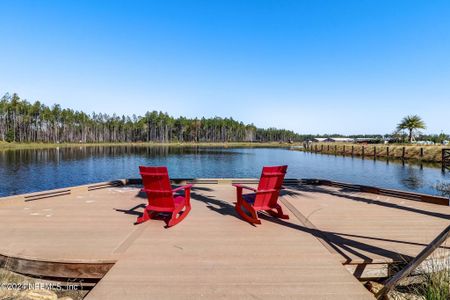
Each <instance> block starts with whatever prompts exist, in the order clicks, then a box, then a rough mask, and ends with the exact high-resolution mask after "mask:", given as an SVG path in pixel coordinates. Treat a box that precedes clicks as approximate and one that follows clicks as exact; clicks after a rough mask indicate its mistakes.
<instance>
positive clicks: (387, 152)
mask: <svg viewBox="0 0 450 300" xmlns="http://www.w3.org/2000/svg"><path fill="white" fill-rule="evenodd" d="M386 157H387V158H389V146H387V147H386Z"/></svg>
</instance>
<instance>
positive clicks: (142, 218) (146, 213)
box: [134, 208, 153, 225]
mask: <svg viewBox="0 0 450 300" xmlns="http://www.w3.org/2000/svg"><path fill="white" fill-rule="evenodd" d="M152 214H153V212H152V211H149V210H148V209H147V208H145V209H144V213H143V214H142V216H140V217H138V218H137V220H136V223H134V224H136V225H137V224H141V223H144V222H145V221H148V220H150V219H151V218H152Z"/></svg>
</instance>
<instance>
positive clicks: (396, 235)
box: [284, 185, 450, 264]
mask: <svg viewBox="0 0 450 300" xmlns="http://www.w3.org/2000/svg"><path fill="white" fill-rule="evenodd" d="M284 199H286V200H288V201H289V203H291V204H292V205H293V206H294V207H295V208H296V209H297V210H298V211H299V212H301V214H302V215H303V216H304V217H307V219H308V221H309V222H311V223H312V224H314V227H315V228H316V229H317V231H314V230H313V231H312V233H313V234H316V233H317V235H318V236H320V235H323V236H324V237H325V238H326V240H327V241H328V243H329V244H330V245H331V246H332V247H334V249H335V250H336V251H337V252H338V253H339V254H340V255H341V256H342V257H341V261H342V262H345V263H355V264H356V263H384V262H387V263H390V262H393V261H395V262H403V261H405V259H410V258H411V257H414V256H416V255H417V254H418V253H419V252H420V251H421V250H422V249H423V248H424V247H425V246H426V245H427V244H429V243H430V242H431V241H432V240H433V238H435V237H436V236H437V235H438V234H439V233H440V232H441V231H442V230H444V229H445V228H446V227H447V226H448V225H449V221H450V207H448V206H442V205H436V204H431V203H424V202H418V201H412V200H407V199H401V198H395V197H388V196H382V195H375V194H368V193H360V192H354V191H349V190H345V189H339V188H331V187H325V186H310V185H299V186H297V187H295V188H294V187H291V189H290V190H288V191H287V193H286V195H285V196H284Z"/></svg>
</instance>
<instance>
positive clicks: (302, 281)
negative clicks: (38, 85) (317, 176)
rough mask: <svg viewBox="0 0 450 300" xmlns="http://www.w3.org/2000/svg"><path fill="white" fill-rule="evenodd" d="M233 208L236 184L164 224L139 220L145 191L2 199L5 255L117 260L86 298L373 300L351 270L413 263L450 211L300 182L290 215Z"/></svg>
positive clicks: (206, 192)
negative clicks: (244, 214) (249, 218)
mask: <svg viewBox="0 0 450 300" xmlns="http://www.w3.org/2000/svg"><path fill="white" fill-rule="evenodd" d="M233 201H235V191H234V189H233V188H232V187H231V185H228V184H227V185H226V184H197V185H196V186H195V188H194V189H193V192H192V207H193V208H192V211H191V213H190V215H189V216H188V217H187V218H186V219H185V220H183V222H181V223H180V224H179V225H177V226H175V227H173V228H170V229H165V228H164V226H163V223H162V222H161V221H157V220H151V221H148V222H146V223H144V224H141V225H137V226H135V225H133V222H134V221H135V219H136V216H137V215H139V212H141V211H142V209H143V207H144V205H145V203H146V198H145V197H143V195H142V194H140V193H139V188H137V187H129V186H125V187H109V188H105V189H99V190H95V191H87V190H83V189H76V190H75V189H74V190H73V191H72V192H71V194H70V195H63V196H57V197H52V198H43V199H39V200H36V201H30V202H24V201H23V198H20V197H17V199H16V198H14V197H13V198H11V197H10V198H8V199H7V201H2V199H0V226H1V229H2V230H0V255H4V256H5V255H6V256H11V257H18V258H25V259H35V260H39V261H50V262H52V261H53V262H66V263H67V262H83V263H89V262H94V263H95V262H115V265H114V266H113V267H112V269H111V270H110V271H109V272H108V273H107V274H106V275H105V277H104V278H103V279H102V280H101V281H100V282H99V283H98V285H97V286H96V287H95V288H94V289H93V290H92V291H91V292H90V293H89V295H88V297H87V299H126V298H130V299H172V298H175V297H178V298H182V299H194V298H202V297H203V298H206V299H209V298H215V299H217V298H219V299H231V298H232V299H234V298H239V299H250V298H263V299H279V298H286V299H299V298H302V299H373V297H372V295H371V294H370V293H369V292H367V291H366V290H365V289H364V287H363V286H362V285H361V284H360V283H359V282H358V281H357V279H356V278H355V277H353V276H352V275H351V274H350V273H349V272H348V271H347V270H346V269H345V267H344V266H343V265H342V264H343V263H347V264H348V263H352V264H356V263H373V262H376V263H390V262H392V261H396V260H399V259H401V257H402V256H404V257H411V256H415V255H417V253H419V252H420V251H421V250H422V249H423V247H425V245H426V244H428V243H429V242H430V241H431V240H432V239H433V238H434V237H435V236H436V235H437V234H438V233H439V232H440V231H441V230H442V229H443V228H445V227H446V226H447V225H448V223H449V215H450V208H449V207H446V206H440V205H434V204H427V203H420V202H417V201H411V200H405V199H399V198H393V197H387V196H379V195H374V194H366V193H360V192H351V191H348V190H342V189H339V188H332V187H321V186H306V185H299V186H294V187H290V188H289V189H288V190H286V191H285V192H284V194H283V196H282V201H283V202H284V203H288V204H289V206H292V209H293V210H292V211H289V210H286V212H287V213H288V214H289V215H290V216H291V218H290V220H287V221H284V220H276V219H273V218H271V217H266V216H262V222H263V224H262V225H259V226H251V225H249V224H248V223H246V222H244V221H242V220H241V219H240V218H239V217H238V216H237V215H236V213H235V211H234V209H233ZM294 209H295V211H296V212H298V213H299V214H301V216H304V219H307V222H305V220H303V221H302V218H297V217H296V216H295V214H294V212H295V211H294ZM320 237H325V241H324V240H322V241H321V240H320V239H319V238H320ZM327 245H328V247H327ZM330 245H332V246H330ZM339 253H340V254H339Z"/></svg>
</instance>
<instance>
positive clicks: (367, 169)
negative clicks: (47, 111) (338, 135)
mask: <svg viewBox="0 0 450 300" xmlns="http://www.w3.org/2000/svg"><path fill="white" fill-rule="evenodd" d="M276 164H287V165H289V169H288V177H290V178H325V179H331V180H337V181H344V182H351V183H357V184H365V185H375V186H380V187H385V188H395V189H400V190H409V191H418V192H423V193H431V194H437V193H439V192H438V191H437V189H436V187H435V186H436V183H437V182H448V181H450V175H449V174H448V173H442V172H441V169H440V168H431V167H430V166H429V165H427V164H423V165H422V166H421V167H420V166H417V165H409V164H407V163H405V162H402V161H398V160H384V161H383V160H373V159H372V158H370V159H369V157H367V159H366V160H363V159H360V158H352V157H343V156H341V155H323V154H314V153H309V152H299V151H289V150H287V149H276V148H211V147H179V146H176V147H167V146H152V147H144V146H100V147H99V146H92V147H71V148H65V147H60V148H52V149H22V150H7V151H0V196H6V195H11V194H19V193H25V192H32V191H41V190H48V189H54V188H60V187H67V186H74V185H80V184H87V183H93V182H100V181H106V180H113V179H118V178H133V177H138V176H139V174H138V166H139V165H167V166H168V167H169V172H170V175H171V176H172V177H184V178H186V177H187V178H196V177H197V178H198V177H259V175H260V172H261V167H262V166H264V165H276Z"/></svg>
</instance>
